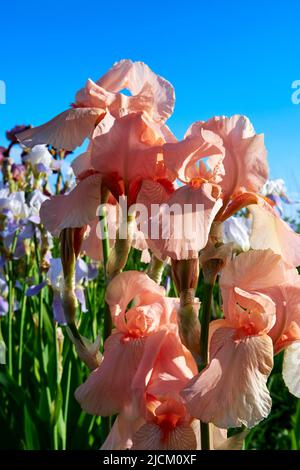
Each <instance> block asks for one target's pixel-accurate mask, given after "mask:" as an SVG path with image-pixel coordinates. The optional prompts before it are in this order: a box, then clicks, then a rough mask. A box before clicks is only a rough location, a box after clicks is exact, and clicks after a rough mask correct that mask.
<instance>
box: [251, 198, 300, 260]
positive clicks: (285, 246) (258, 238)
mask: <svg viewBox="0 0 300 470" xmlns="http://www.w3.org/2000/svg"><path fill="white" fill-rule="evenodd" d="M249 210H250V212H251V214H252V216H253V225H252V232H251V236H250V245H251V247H252V248H253V249H255V250H258V249H267V248H271V249H272V250H273V251H274V253H278V254H279V255H281V256H282V258H283V259H284V261H285V262H286V263H288V264H290V265H291V266H295V267H297V266H299V265H300V235H299V234H298V233H296V232H294V231H293V230H292V229H291V227H290V226H289V225H288V224H287V223H286V222H284V221H283V220H282V219H281V218H280V217H279V215H277V213H276V212H275V210H274V209H273V208H272V207H271V206H270V205H269V204H268V203H267V202H265V201H264V200H263V199H262V198H260V205H253V206H249Z"/></svg>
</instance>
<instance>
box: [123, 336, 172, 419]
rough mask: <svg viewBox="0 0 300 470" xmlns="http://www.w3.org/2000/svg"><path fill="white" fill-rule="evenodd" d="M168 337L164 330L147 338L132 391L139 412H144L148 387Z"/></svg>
mask: <svg viewBox="0 0 300 470" xmlns="http://www.w3.org/2000/svg"><path fill="white" fill-rule="evenodd" d="M167 335H168V330H167V328H162V329H160V330H159V331H157V332H156V333H154V334H152V335H150V336H148V337H147V339H146V341H145V348H144V353H143V357H142V359H141V361H140V363H139V368H138V370H137V373H136V374H135V376H134V379H133V381H132V391H133V394H134V398H135V406H136V407H137V409H138V410H139V411H141V410H142V404H143V403H144V400H143V397H144V394H145V390H146V387H147V385H148V383H149V380H150V377H151V374H152V371H153V367H154V364H155V362H156V359H157V356H158V355H159V352H160V349H161V347H162V345H163V343H164V341H165V338H166V336H167Z"/></svg>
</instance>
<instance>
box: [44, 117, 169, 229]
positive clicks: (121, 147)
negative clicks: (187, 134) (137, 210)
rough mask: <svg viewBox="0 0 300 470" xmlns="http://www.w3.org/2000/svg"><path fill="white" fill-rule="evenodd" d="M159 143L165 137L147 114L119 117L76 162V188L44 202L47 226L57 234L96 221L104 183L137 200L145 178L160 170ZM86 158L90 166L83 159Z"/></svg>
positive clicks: (116, 196)
mask: <svg viewBox="0 0 300 470" xmlns="http://www.w3.org/2000/svg"><path fill="white" fill-rule="evenodd" d="M159 143H161V138H160V137H159V136H158V135H157V134H156V132H155V130H153V128H152V123H151V122H150V121H149V120H148V118H147V117H146V116H145V115H142V114H133V115H128V116H125V117H124V118H120V119H118V120H116V121H115V123H114V125H113V127H112V128H111V130H110V132H108V133H105V134H102V135H100V136H98V137H95V139H94V142H93V143H92V145H91V146H90V148H89V149H88V152H87V153H86V154H85V155H84V156H81V157H80V160H77V161H76V164H75V168H76V172H77V173H78V174H77V177H78V183H77V185H76V187H75V188H74V189H73V190H72V191H71V192H70V193H69V194H64V195H57V196H53V197H52V198H51V199H50V200H48V201H46V203H45V204H43V205H42V208H41V219H42V222H43V224H44V225H45V227H46V229H47V230H49V231H50V232H51V233H53V234H55V235H57V234H58V233H59V232H60V231H61V230H62V229H63V228H69V227H82V226H84V225H86V224H90V223H92V222H93V221H94V219H95V218H96V216H97V208H98V206H99V204H100V202H101V188H102V187H103V186H105V187H107V188H109V190H110V191H111V193H112V194H113V195H114V197H115V198H116V199H118V197H119V196H121V195H123V194H124V193H125V194H126V195H128V198H129V201H128V204H129V205H130V204H131V203H132V202H134V201H135V199H136V196H137V192H138V190H139V187H140V184H141V181H142V179H143V178H155V175H156V172H157V171H160V170H159V169H158V165H157V154H158V153H159V150H158V149H157V148H156V144H159ZM85 157H87V161H86V165H84V162H83V161H82V160H83V159H84V158H85ZM160 173H161V172H160Z"/></svg>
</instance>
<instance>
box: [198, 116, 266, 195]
mask: <svg viewBox="0 0 300 470" xmlns="http://www.w3.org/2000/svg"><path fill="white" fill-rule="evenodd" d="M202 127H203V129H206V130H210V131H212V132H214V133H215V134H217V135H218V136H220V137H221V138H222V140H223V145H224V147H225V158H224V160H223V165H224V168H225V174H226V177H225V178H224V179H223V180H222V183H221V186H222V189H223V195H224V197H225V199H228V198H230V197H231V196H232V195H233V194H234V193H235V192H236V191H237V190H239V189H240V188H244V189H246V190H247V191H253V192H258V191H260V190H261V188H262V186H263V185H264V183H265V181H266V179H267V178H268V164H267V153H266V148H265V145H264V136H263V135H262V134H260V135H257V134H255V131H254V129H253V126H252V124H251V122H250V121H249V119H248V118H247V117H246V116H240V115H234V116H232V117H230V118H228V117H225V116H217V117H213V118H212V119H210V120H209V121H207V122H203V123H202Z"/></svg>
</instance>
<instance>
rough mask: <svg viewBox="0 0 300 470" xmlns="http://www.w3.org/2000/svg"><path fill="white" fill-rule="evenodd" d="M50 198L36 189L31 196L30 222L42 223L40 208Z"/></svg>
mask: <svg viewBox="0 0 300 470" xmlns="http://www.w3.org/2000/svg"><path fill="white" fill-rule="evenodd" d="M46 199H49V197H48V196H45V194H43V193H42V192H41V191H40V190H39V189H35V190H34V191H32V193H31V194H30V196H29V203H28V204H29V211H30V215H29V220H30V221H31V222H34V223H35V224H39V223H40V208H41V205H42V204H43V202H44V201H46Z"/></svg>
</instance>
